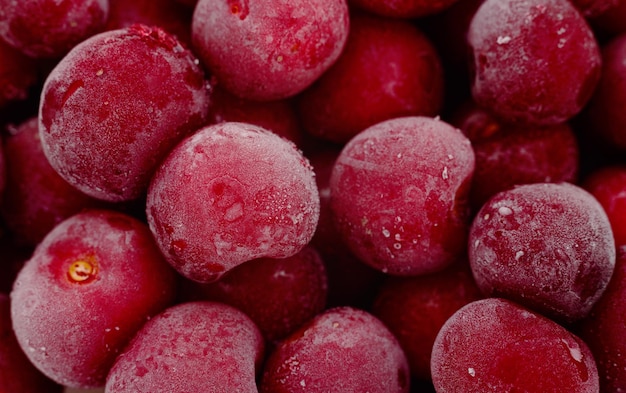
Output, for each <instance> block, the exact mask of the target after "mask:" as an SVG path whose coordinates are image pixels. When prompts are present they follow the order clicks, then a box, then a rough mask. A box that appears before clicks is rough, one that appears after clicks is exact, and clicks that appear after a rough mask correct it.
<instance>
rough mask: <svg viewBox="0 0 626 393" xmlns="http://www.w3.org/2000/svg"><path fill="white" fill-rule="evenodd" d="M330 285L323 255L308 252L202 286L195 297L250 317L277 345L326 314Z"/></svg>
mask: <svg viewBox="0 0 626 393" xmlns="http://www.w3.org/2000/svg"><path fill="white" fill-rule="evenodd" d="M327 281H328V280H327V278H326V269H325V268H324V262H323V261H322V259H321V257H320V255H319V253H318V252H317V251H316V250H315V249H314V248H312V247H309V246H306V247H304V248H303V249H302V250H301V251H300V252H298V253H297V254H295V255H293V256H291V257H287V258H280V259H278V258H260V259H255V260H252V261H249V262H246V263H244V264H241V265H239V266H237V267H235V268H234V269H232V270H231V271H230V272H228V273H227V274H225V275H224V276H223V277H222V278H221V279H219V280H218V281H217V282H215V283H210V284H197V285H196V286H195V287H194V288H192V289H191V291H192V292H193V293H195V296H197V297H199V298H200V299H204V300H213V301H218V302H222V303H226V304H230V305H231V306H233V307H236V308H237V309H239V310H241V311H243V312H245V313H246V315H248V316H249V317H250V318H251V319H252V320H253V321H254V323H255V324H256V325H257V326H258V328H259V330H260V331H261V333H262V334H263V337H264V338H265V339H266V340H267V341H268V342H270V343H274V342H276V341H278V340H280V339H282V338H284V337H285V336H287V335H288V334H290V333H292V332H293V331H294V330H296V329H297V328H299V327H300V326H301V325H303V324H304V323H305V322H307V321H309V320H310V319H312V318H313V317H314V316H316V315H317V314H318V313H320V312H322V311H323V310H324V308H325V306H326V293H327V291H328V283H327ZM187 285H189V284H187Z"/></svg>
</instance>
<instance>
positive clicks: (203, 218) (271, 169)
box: [146, 122, 320, 282]
mask: <svg viewBox="0 0 626 393" xmlns="http://www.w3.org/2000/svg"><path fill="white" fill-rule="evenodd" d="M319 204H320V201H319V194H318V190H317V186H316V184H315V177H314V174H313V170H312V168H311V166H310V164H309V163H308V161H307V160H306V158H305V157H304V156H303V155H302V153H301V152H300V151H299V150H298V149H297V148H296V146H295V145H294V144H293V143H291V142H289V141H287V140H286V139H283V138H281V137H280V136H278V135H276V134H274V133H272V132H270V131H267V130H265V129H263V128H261V127H258V126H254V125H251V124H247V123H236V122H226V123H220V124H215V125H211V126H207V127H204V128H202V129H201V130H199V131H198V132H196V133H195V134H194V135H192V136H190V137H189V138H187V139H186V140H184V141H183V142H182V143H180V144H179V145H178V146H177V147H176V148H175V149H174V150H173V151H172V152H171V153H170V154H169V156H168V157H167V159H166V160H165V161H164V163H163V164H162V165H161V167H160V168H159V170H158V171H157V173H156V174H155V176H154V178H153V179H152V182H151V184H150V189H149V192H148V199H147V204H146V213H147V215H148V223H149V224H150V228H151V230H152V232H153V233H154V235H155V237H156V239H157V243H158V244H159V247H160V248H161V250H162V252H163V253H164V254H165V256H166V258H167V260H168V261H169V262H170V263H171V264H172V265H173V266H174V267H175V268H176V269H177V270H178V271H179V272H180V273H181V274H183V275H184V276H185V277H187V278H190V279H192V280H195V281H199V282H210V281H215V280H217V279H218V278H219V277H220V276H222V275H223V274H224V273H226V272H227V271H228V270H230V269H232V268H233V267H235V266H237V265H240V264H241V263H243V262H246V261H249V260H252V259H256V258H261V257H270V258H284V257H288V256H291V255H294V254H295V253H297V252H298V251H300V250H301V249H302V247H304V246H305V245H306V244H307V243H308V242H309V241H310V240H311V238H312V237H313V233H314V231H315V227H316V225H317V221H318V219H319V208H320V205H319Z"/></svg>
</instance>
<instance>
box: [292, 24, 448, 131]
mask: <svg viewBox="0 0 626 393" xmlns="http://www.w3.org/2000/svg"><path fill="white" fill-rule="evenodd" d="M442 104H443V70H442V68H441V61H440V59H439V55H438V54H437V52H436V50H435V48H434V46H433V45H432V44H431V43H430V41H429V40H428V38H427V37H426V36H425V35H424V34H423V33H422V32H421V31H420V30H418V28H417V27H415V25H413V24H411V23H409V22H408V21H398V20H393V19H388V18H382V17H376V16H367V15H364V14H354V13H353V14H352V15H351V19H350V34H349V36H348V41H347V43H346V46H345V49H344V51H343V52H342V54H341V56H340V57H339V59H338V60H337V62H336V63H335V64H334V65H333V66H332V67H331V68H330V69H329V70H328V71H327V72H325V73H324V75H322V76H321V77H320V78H319V79H318V80H317V81H316V82H315V83H314V84H313V85H312V86H310V87H309V88H307V89H306V90H305V91H304V92H302V94H301V95H300V96H299V97H298V111H299V113H300V116H301V118H302V125H303V127H304V128H305V129H306V130H307V131H308V132H309V133H310V134H312V135H314V136H316V137H319V138H321V139H324V140H329V141H332V142H335V143H346V142H347V141H348V140H350V139H351V138H352V137H353V136H355V135H356V134H357V133H359V132H361V131H363V130H364V129H366V128H367V127H370V126H372V125H374V124H376V123H379V122H381V121H384V120H389V119H392V118H395V117H401V116H419V115H423V116H435V115H437V114H438V113H439V111H440V109H441V106H442Z"/></svg>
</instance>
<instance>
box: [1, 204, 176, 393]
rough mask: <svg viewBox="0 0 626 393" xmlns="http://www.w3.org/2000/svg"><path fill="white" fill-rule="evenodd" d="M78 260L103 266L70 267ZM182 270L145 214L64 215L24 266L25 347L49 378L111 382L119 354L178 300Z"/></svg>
mask: <svg viewBox="0 0 626 393" xmlns="http://www.w3.org/2000/svg"><path fill="white" fill-rule="evenodd" d="M78 260H83V261H84V260H87V261H92V262H91V263H92V266H93V265H95V266H96V271H95V273H94V274H93V275H91V276H90V277H89V278H88V279H87V280H85V281H76V280H73V279H72V276H71V275H70V266H71V265H72V264H73V263H74V262H76V261H78ZM175 283H176V280H175V273H174V271H173V270H172V269H171V267H170V266H169V265H168V264H167V263H166V262H165V261H164V260H163V257H162V256H161V255H160V253H159V250H158V248H157V247H156V245H155V244H154V239H153V238H152V236H151V234H150V231H149V230H148V228H147V226H146V225H145V224H143V223H142V222H140V221H138V220H136V219H133V218H131V217H129V216H126V215H123V214H121V213H116V212H111V211H106V210H91V211H86V212H83V213H79V214H77V215H75V216H72V217H71V218H69V219H67V220H65V221H63V222H62V223H61V224H59V225H58V226H57V227H55V229H54V230H53V231H52V232H50V233H49V234H48V236H46V238H45V239H44V240H43V241H42V243H41V244H40V245H39V247H38V248H37V249H36V250H35V253H34V254H33V256H32V258H31V259H30V260H28V261H27V262H26V264H25V265H24V267H23V268H22V270H21V271H20V273H19V275H18V277H17V279H16V280H15V284H14V287H13V291H12V292H11V312H12V314H11V317H12V319H13V328H14V330H15V334H16V336H17V339H18V342H19V343H20V346H21V348H22V349H23V350H24V352H25V353H26V355H27V356H28V358H29V359H30V361H31V362H33V364H35V365H36V366H37V368H39V369H40V370H41V371H42V372H43V373H44V374H46V375H47V376H48V377H49V378H51V379H52V380H54V381H56V382H57V383H59V384H62V385H64V386H69V387H75V388H79V387H80V388H92V387H99V386H104V382H105V378H106V375H107V373H108V371H109V369H110V367H111V366H112V364H113V362H114V360H115V358H116V357H117V356H118V355H119V353H120V352H121V351H122V349H123V348H124V346H125V345H126V344H127V343H128V342H129V341H130V339H131V338H132V337H133V336H134V335H135V333H136V332H137V331H138V330H139V329H140V328H141V326H142V325H143V324H144V323H145V322H146V321H147V320H148V319H149V318H150V317H151V316H153V315H155V314H156V313H158V312H160V311H161V310H163V309H164V308H165V307H167V306H169V305H170V304H171V303H172V301H173V300H174V294H175Z"/></svg>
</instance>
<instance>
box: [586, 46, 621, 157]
mask: <svg viewBox="0 0 626 393" xmlns="http://www.w3.org/2000/svg"><path fill="white" fill-rule="evenodd" d="M624 105H626V34H621V35H619V36H617V37H615V38H614V39H612V40H611V41H610V42H608V43H607V44H605V45H604V46H603V47H602V75H601V77H600V82H599V84H598V87H597V89H596V90H595V92H594V94H593V97H592V98H591V101H590V102H589V106H588V108H587V110H586V113H585V115H586V117H587V121H588V123H589V127H591V129H592V130H593V132H594V133H595V134H596V135H598V136H600V137H601V138H603V139H604V140H606V141H608V142H609V143H610V144H612V145H614V146H615V147H617V148H619V149H620V150H622V151H623V150H626V131H625V127H626V113H624V111H623V108H624Z"/></svg>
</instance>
